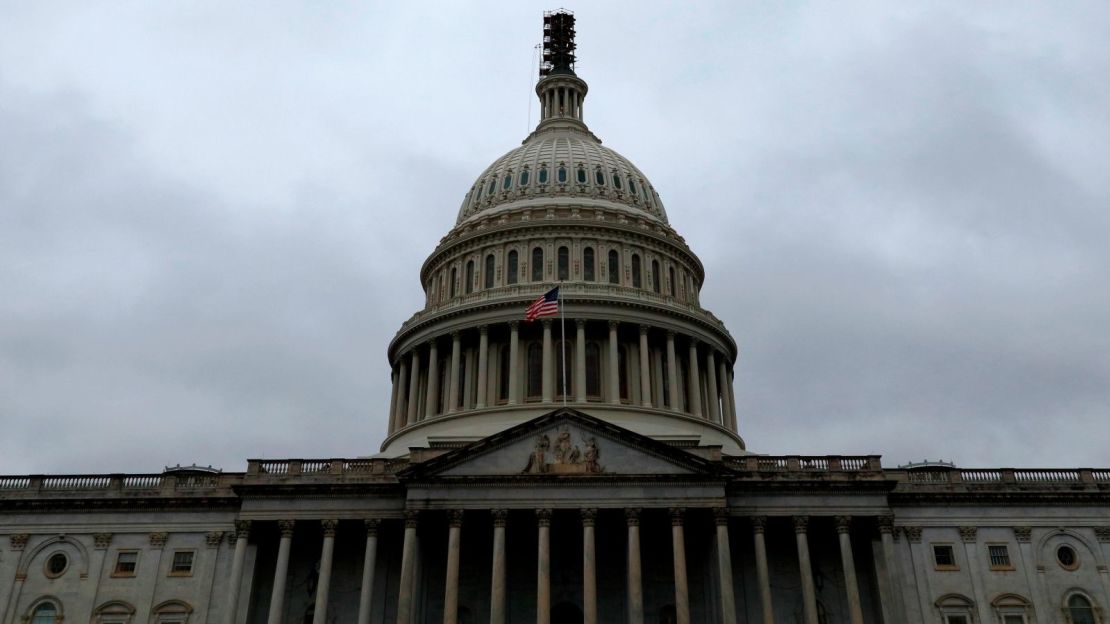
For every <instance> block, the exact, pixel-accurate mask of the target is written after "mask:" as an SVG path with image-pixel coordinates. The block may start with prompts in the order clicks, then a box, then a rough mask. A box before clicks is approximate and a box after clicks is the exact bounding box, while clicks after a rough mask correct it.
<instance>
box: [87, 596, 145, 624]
mask: <svg viewBox="0 0 1110 624" xmlns="http://www.w3.org/2000/svg"><path fill="white" fill-rule="evenodd" d="M134 617H135V607H133V606H131V605H130V604H129V603H126V602H124V601H122V600H110V601H108V602H106V603H104V604H102V605H100V606H99V607H97V608H95V609H93V622H95V623H96V624H101V623H102V622H103V623H108V622H111V623H112V624H117V623H119V624H129V623H130V622H131V621H132V619H133V618H134Z"/></svg>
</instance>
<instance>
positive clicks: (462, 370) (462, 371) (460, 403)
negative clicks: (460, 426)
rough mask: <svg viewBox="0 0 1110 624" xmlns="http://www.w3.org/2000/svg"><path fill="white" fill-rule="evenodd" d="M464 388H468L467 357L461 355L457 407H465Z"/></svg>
mask: <svg viewBox="0 0 1110 624" xmlns="http://www.w3.org/2000/svg"><path fill="white" fill-rule="evenodd" d="M464 388H466V358H465V357H461V358H459V397H458V402H457V403H455V407H456V408H461V407H464V405H463V402H464V401H465V399H466V392H464V391H463V389H464Z"/></svg>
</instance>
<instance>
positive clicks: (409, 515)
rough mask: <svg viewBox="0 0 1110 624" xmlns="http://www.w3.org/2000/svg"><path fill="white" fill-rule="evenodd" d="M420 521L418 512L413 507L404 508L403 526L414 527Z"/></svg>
mask: <svg viewBox="0 0 1110 624" xmlns="http://www.w3.org/2000/svg"><path fill="white" fill-rule="evenodd" d="M419 523H420V512H419V511H417V510H415V509H406V510H405V528H406V529H415V528H416V525H418V524H419Z"/></svg>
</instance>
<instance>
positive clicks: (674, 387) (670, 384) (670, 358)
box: [667, 331, 680, 412]
mask: <svg viewBox="0 0 1110 624" xmlns="http://www.w3.org/2000/svg"><path fill="white" fill-rule="evenodd" d="M667 393H668V394H670V396H671V401H670V403H671V404H670V405H668V406H667V407H669V408H671V410H672V411H675V412H677V411H678V406H679V405H680V403H679V400H678V363H677V361H676V360H675V353H674V332H673V331H668V332H667Z"/></svg>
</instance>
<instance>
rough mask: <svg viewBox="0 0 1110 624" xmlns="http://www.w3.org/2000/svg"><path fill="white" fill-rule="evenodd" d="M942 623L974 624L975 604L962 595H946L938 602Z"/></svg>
mask: <svg viewBox="0 0 1110 624" xmlns="http://www.w3.org/2000/svg"><path fill="white" fill-rule="evenodd" d="M936 606H937V610H939V611H940V616H941V621H942V622H944V623H945V624H972V619H971V614H972V612H973V610H974V608H975V603H974V602H972V601H971V600H970V599H969V598H967V597H966V596H961V595H960V594H945V595H944V596H941V597H940V599H939V600H937V601H936Z"/></svg>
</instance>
